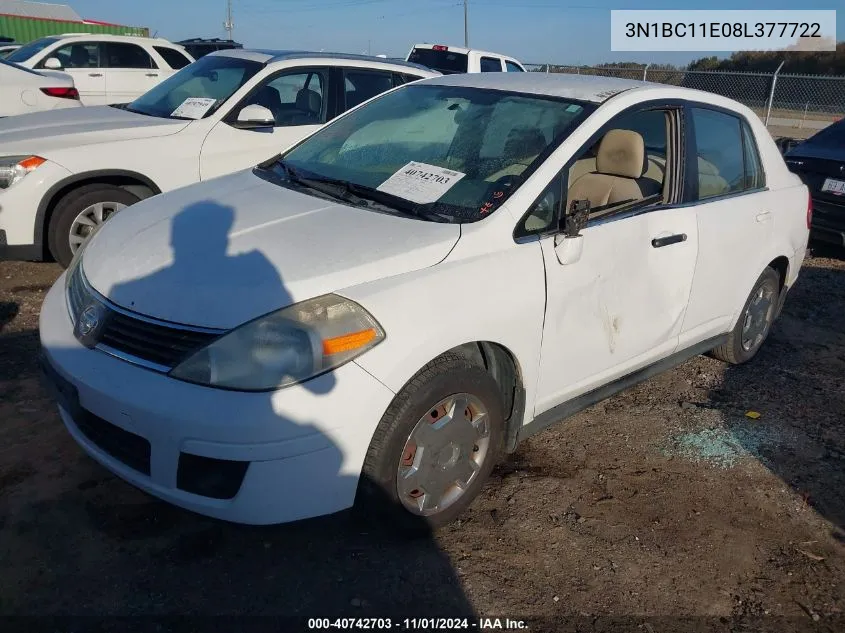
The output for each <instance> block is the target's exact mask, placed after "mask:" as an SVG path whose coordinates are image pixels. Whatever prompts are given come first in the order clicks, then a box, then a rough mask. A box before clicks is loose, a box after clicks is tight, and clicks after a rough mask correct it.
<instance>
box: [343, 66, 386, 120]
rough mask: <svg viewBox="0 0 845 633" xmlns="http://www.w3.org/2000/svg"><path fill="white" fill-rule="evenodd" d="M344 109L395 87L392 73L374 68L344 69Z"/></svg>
mask: <svg viewBox="0 0 845 633" xmlns="http://www.w3.org/2000/svg"><path fill="white" fill-rule="evenodd" d="M343 83H344V90H343V93H344V100H345V101H344V111H346V110H349V109H350V108H354V107H355V106H356V105H358V104H361V103H364V101H366V100H367V99H371V98H373V97H375V96H376V95H380V94H381V93H382V92H386V91H388V90H391V89H392V88H393V76H392V74H391V73H387V72H378V71H372V70H344V71H343Z"/></svg>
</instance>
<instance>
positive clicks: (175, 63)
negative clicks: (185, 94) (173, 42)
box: [153, 46, 191, 70]
mask: <svg viewBox="0 0 845 633" xmlns="http://www.w3.org/2000/svg"><path fill="white" fill-rule="evenodd" d="M153 48H155V50H156V53H158V54H159V55H161V56H162V58H163V59H164V61H166V62H167V65H168V66H170V67H171V68H172V69H173V70H179V69H180V68H184V67H185V66H187V65H188V64H190V63H191V60H190V59H188V58H187V57H185V56H184V55H183V54H182V53H181V52H179V51H177V50H176V49H175V48H167V47H165V46H154V47H153Z"/></svg>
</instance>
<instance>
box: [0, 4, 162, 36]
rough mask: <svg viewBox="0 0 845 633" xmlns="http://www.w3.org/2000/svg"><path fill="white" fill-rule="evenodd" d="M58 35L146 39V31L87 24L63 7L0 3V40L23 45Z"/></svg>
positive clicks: (106, 23) (61, 5) (69, 9)
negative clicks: (93, 35) (137, 36)
mask: <svg viewBox="0 0 845 633" xmlns="http://www.w3.org/2000/svg"><path fill="white" fill-rule="evenodd" d="M62 33H111V34H113V35H139V36H142V37H149V35H150V30H149V29H148V28H146V27H136V26H123V25H120V24H109V23H108V22H100V21H97V20H87V19H84V18H82V17H81V16H80V15H79V14H78V13H77V12H76V11H74V10H73V9H72V8H71V7H70V6H68V5H66V4H47V3H44V2H29V1H27V0H0V38H9V39H12V40H14V41H15V42H17V43H18V44H26V43H27V42H31V41H32V40H37V39H39V38H41V37H46V36H48V35H60V34H62Z"/></svg>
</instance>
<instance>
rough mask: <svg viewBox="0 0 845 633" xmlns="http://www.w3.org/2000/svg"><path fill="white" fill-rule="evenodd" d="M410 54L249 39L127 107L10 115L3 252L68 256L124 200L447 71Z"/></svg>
mask: <svg viewBox="0 0 845 633" xmlns="http://www.w3.org/2000/svg"><path fill="white" fill-rule="evenodd" d="M438 74H439V73H435V72H433V71H430V70H428V69H425V68H422V67H419V66H414V65H412V64H407V63H404V62H390V61H387V60H383V59H376V58H372V57H359V56H354V55H333V54H328V53H285V52H280V53H275V52H266V51H248V50H241V49H234V50H225V51H217V52H214V53H211V54H209V55H206V56H205V57H203V58H202V59H200V60H198V61H197V62H195V63H193V64H191V65H190V66H188V67H187V68H184V69H182V70H181V71H180V72H179V73H178V74H176V75H175V76H173V77H171V78H170V79H168V80H167V81H165V82H163V83H161V84H159V85H158V86H156V87H155V88H153V89H152V90H151V91H149V92H148V93H147V94H145V95H143V96H142V97H140V98H139V99H136V100H135V101H133V102H132V103H130V104H128V105H126V106H102V107H87V108H79V109H77V110H75V111H70V110H68V111H65V112H51V113H41V114H33V115H28V116H22V117H15V118H14V119H6V120H3V121H0V260H3V259H34V260H40V259H42V258H44V257H45V256H47V255H52V257H53V258H55V259H56V260H57V261H58V262H59V263H60V264H62V265H65V266H66V265H67V264H68V263H69V262H70V260H71V258H72V257H73V253H74V252H75V251H76V249H77V248H78V247H79V245H80V244H82V242H83V241H84V240H85V239H86V238H87V237H88V236H89V235H90V234H91V232H92V231H93V230H95V229H96V228H97V227H98V226H99V225H100V224H102V223H103V222H104V221H106V220H107V219H108V218H109V217H110V216H111V215H113V214H114V213H116V212H117V211H120V210H121V209H123V208H125V207H127V206H129V205H131V204H134V203H136V202H138V201H139V200H142V199H144V198H148V197H150V196H153V195H155V194H158V193H161V192H163V191H169V190H171V189H175V188H177V187H182V186H184V185H188V184H191V183H195V182H197V181H199V180H208V179H209V178H214V177H216V176H221V175H223V174H229V173H231V172H234V171H237V170H240V169H246V168H248V167H252V166H254V165H256V164H257V163H259V162H261V161H264V160H267V159H268V158H271V157H272V156H274V155H275V154H277V153H279V152H280V151H282V150H284V149H285V148H287V147H289V146H290V145H292V144H294V143H296V142H298V141H299V140H301V139H302V138H304V137H305V136H307V135H308V134H310V133H311V132H313V131H315V130H317V129H318V128H319V127H320V126H321V125H323V124H324V123H325V122H326V121H329V120H331V119H333V118H334V117H336V116H337V115H338V114H340V113H341V112H344V111H346V110H348V109H350V108H352V107H354V106H356V105H358V104H360V103H362V102H364V101H366V100H367V99H369V98H371V97H373V96H375V95H377V94H379V93H381V92H384V91H386V90H392V89H393V88H394V87H395V86H399V85H401V84H404V83H407V82H410V81H415V80H417V79H420V78H423V77H433V76H436V75H438Z"/></svg>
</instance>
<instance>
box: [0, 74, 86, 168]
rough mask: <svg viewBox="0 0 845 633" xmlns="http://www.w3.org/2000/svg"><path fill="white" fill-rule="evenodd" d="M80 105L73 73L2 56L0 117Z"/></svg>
mask: <svg viewBox="0 0 845 633" xmlns="http://www.w3.org/2000/svg"><path fill="white" fill-rule="evenodd" d="M80 105H82V104H81V103H80V102H79V92H78V91H77V90H76V87H75V86H74V85H73V78H72V77H71V76H70V75H67V74H65V73H59V72H51V71H35V70H29V69H28V68H24V67H23V66H18V65H17V64H11V63H9V62H7V61H5V60H3V59H0V118H2V117H8V116H14V115H16V114H27V113H30V112H41V111H43V110H57V109H60V108H78V107H79V106H80ZM0 151H2V150H0Z"/></svg>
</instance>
